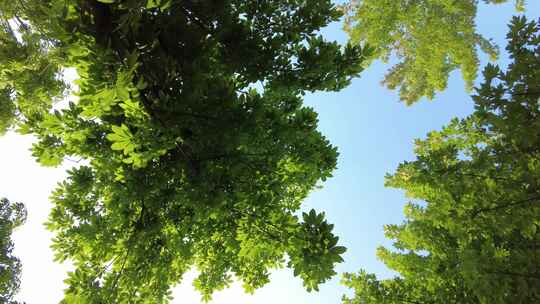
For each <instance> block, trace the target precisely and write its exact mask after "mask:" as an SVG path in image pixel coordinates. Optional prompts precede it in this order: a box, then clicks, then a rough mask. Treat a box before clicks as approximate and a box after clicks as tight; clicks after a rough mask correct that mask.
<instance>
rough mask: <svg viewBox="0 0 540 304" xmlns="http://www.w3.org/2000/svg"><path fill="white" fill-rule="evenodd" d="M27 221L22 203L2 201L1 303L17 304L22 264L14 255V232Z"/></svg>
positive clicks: (0, 247)
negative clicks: (16, 297) (12, 236)
mask: <svg viewBox="0 0 540 304" xmlns="http://www.w3.org/2000/svg"><path fill="white" fill-rule="evenodd" d="M25 220H26V209H25V208H24V205H23V204H21V203H11V202H10V201H9V200H7V199H5V198H2V199H0V303H5V304H16V303H17V302H15V300H14V296H15V294H16V293H17V291H18V290H19V284H20V281H19V277H20V275H21V262H20V261H19V259H18V258H17V257H15V256H14V255H13V241H12V240H11V235H12V233H13V230H14V229H15V228H17V227H18V226H20V225H22V224H23V223H24V221H25Z"/></svg>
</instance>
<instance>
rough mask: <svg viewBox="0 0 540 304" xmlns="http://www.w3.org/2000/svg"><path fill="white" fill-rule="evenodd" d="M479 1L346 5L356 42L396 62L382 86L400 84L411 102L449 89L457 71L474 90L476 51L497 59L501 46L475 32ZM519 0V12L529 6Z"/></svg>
mask: <svg viewBox="0 0 540 304" xmlns="http://www.w3.org/2000/svg"><path fill="white" fill-rule="evenodd" d="M478 2H479V1H478V0H460V1H454V0H415V1H406V0H352V1H349V3H348V4H347V5H345V6H344V8H345V10H346V11H347V18H346V22H345V30H346V31H347V32H349V34H350V39H351V41H352V42H354V43H358V44H361V45H365V44H367V45H371V46H372V47H373V48H374V49H375V52H374V53H373V58H372V59H382V60H384V61H388V60H389V59H390V58H395V59H396V60H397V63H396V64H395V65H394V66H392V68H391V69H390V70H389V71H388V73H387V74H386V76H385V78H384V81H383V84H384V85H385V86H387V87H388V88H389V89H392V90H393V89H396V88H399V96H400V99H401V100H402V101H404V102H405V103H407V104H412V103H414V102H416V101H418V100H419V99H420V98H422V97H427V98H429V99H432V98H433V97H434V96H435V93H436V92H439V91H442V90H444V89H446V86H447V82H448V77H449V74H450V72H452V71H454V70H456V69H460V70H461V73H462V75H463V79H464V80H465V83H466V87H467V89H471V88H472V86H473V82H474V80H475V79H476V77H477V71H478V64H479V59H478V51H477V50H482V51H483V52H484V53H486V54H487V55H488V56H489V57H490V58H492V59H495V58H497V56H498V49H497V46H496V45H494V43H493V42H492V41H490V40H488V39H486V38H484V37H482V36H481V35H480V34H478V32H477V31H476V22H475V18H476V11H477V6H478ZM483 2H484V3H490V4H498V3H504V2H508V0H483ZM515 3H516V8H517V9H518V10H523V9H524V6H525V1H524V0H516V1H515Z"/></svg>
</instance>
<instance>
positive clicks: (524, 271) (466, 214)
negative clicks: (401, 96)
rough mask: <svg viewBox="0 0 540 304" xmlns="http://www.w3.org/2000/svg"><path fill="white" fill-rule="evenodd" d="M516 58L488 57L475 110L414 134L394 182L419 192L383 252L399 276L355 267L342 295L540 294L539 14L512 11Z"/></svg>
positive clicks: (532, 298)
mask: <svg viewBox="0 0 540 304" xmlns="http://www.w3.org/2000/svg"><path fill="white" fill-rule="evenodd" d="M508 39H509V45H508V47H507V50H508V52H509V53H510V54H511V58H512V59H513V63H512V64H510V65H509V66H508V68H507V71H506V72H504V71H502V70H501V69H500V68H499V67H497V66H493V65H488V66H487V67H486V68H485V69H484V73H483V74H484V78H485V81H484V83H483V84H482V85H481V86H480V87H479V88H477V94H476V95H475V96H473V99H474V102H475V105H476V111H475V112H474V114H472V115H471V116H469V117H467V118H465V119H462V120H458V119H455V120H453V121H452V123H451V124H450V125H448V126H447V127H445V128H444V129H443V130H442V131H438V132H431V133H430V134H429V135H428V137H427V139H425V140H419V141H418V142H417V144H416V155H417V158H416V160H415V161H412V162H405V163H403V164H401V165H400V166H399V168H398V170H397V172H396V173H395V174H393V175H390V176H388V179H387V185H388V186H390V187H395V188H399V189H403V190H405V192H406V194H407V196H408V197H410V198H411V199H413V200H415V201H417V203H412V202H411V203H409V204H408V205H407V207H406V209H405V215H406V218H407V220H406V221H405V222H404V223H403V224H400V225H388V226H387V227H386V235H387V237H389V238H391V239H393V240H394V241H395V242H394V250H390V249H386V248H380V249H379V251H378V255H379V257H380V258H381V260H382V261H383V262H384V263H385V264H386V265H387V266H388V267H390V268H391V269H393V270H395V271H397V272H398V273H399V277H397V278H394V279H387V280H377V279H376V277H375V276H374V275H371V274H367V273H366V272H364V271H361V272H360V273H358V274H348V275H346V277H345V280H344V282H345V284H346V285H347V286H349V287H352V288H354V289H355V295H354V296H353V297H352V298H344V303H351V304H352V303H362V304H367V303H374V304H375V303H377V304H380V303H396V304H397V303H486V304H487V303H490V304H492V303H495V304H497V303H538V302H539V301H540V260H539V257H540V252H539V251H540V247H539V244H540V104H539V103H540V23H539V22H527V20H526V19H525V18H517V17H516V18H514V19H513V21H512V24H511V29H510V32H509V34H508Z"/></svg>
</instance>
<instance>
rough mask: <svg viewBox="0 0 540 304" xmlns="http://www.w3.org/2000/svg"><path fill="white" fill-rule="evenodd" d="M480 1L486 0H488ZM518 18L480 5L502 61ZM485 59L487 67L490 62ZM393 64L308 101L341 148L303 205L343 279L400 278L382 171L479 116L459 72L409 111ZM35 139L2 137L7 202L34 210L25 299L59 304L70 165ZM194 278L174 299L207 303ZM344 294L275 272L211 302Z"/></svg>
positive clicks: (19, 245) (398, 214) (483, 28)
mask: <svg viewBox="0 0 540 304" xmlns="http://www.w3.org/2000/svg"><path fill="white" fill-rule="evenodd" d="M480 2H482V1H480ZM528 2H529V3H528V5H527V13H526V14H527V15H528V16H529V17H530V18H539V17H540V1H539V0H529V1H528ZM513 14H515V11H514V6H513V3H507V4H504V5H489V6H488V5H485V4H480V6H479V13H478V18H477V20H478V22H477V23H478V31H479V32H480V33H481V34H482V35H484V36H485V37H487V38H492V39H494V41H495V42H496V43H497V44H498V45H499V46H500V48H501V58H500V60H499V62H498V63H500V64H503V65H505V64H507V63H508V58H507V55H506V52H505V51H504V47H505V45H506V42H505V36H506V32H507V23H508V21H509V20H510V19H511V16H512V15H513ZM324 35H325V36H326V37H327V38H329V39H331V40H338V41H339V42H345V41H346V39H347V37H346V35H345V33H343V32H342V31H341V25H340V24H338V23H336V24H332V25H331V26H330V27H328V28H327V29H325V30H324ZM486 62H487V61H486V57H485V56H484V57H483V60H482V66H483V65H485V63H486ZM387 68H388V66H385V65H384V64H382V63H380V62H375V63H374V64H373V65H372V66H370V67H369V68H368V69H367V70H365V71H364V72H363V73H362V75H361V77H360V78H359V79H355V80H354V81H353V82H352V84H351V86H349V87H348V88H347V89H345V90H343V91H341V92H338V93H317V94H310V95H307V96H306V99H305V102H306V105H308V106H311V107H313V108H315V110H316V111H317V112H318V113H319V119H320V124H319V129H320V130H321V132H322V133H323V134H325V135H326V136H327V137H328V138H329V139H330V141H331V142H332V143H333V144H334V145H335V146H337V147H338V148H339V152H340V157H339V163H338V169H337V170H336V171H335V174H334V177H333V178H332V179H330V180H328V181H327V182H326V183H325V184H324V187H323V189H320V190H317V191H315V192H314V193H312V194H311V195H310V197H309V198H308V199H307V200H306V202H305V204H304V208H305V209H306V210H309V209H311V208H315V209H317V210H318V211H325V212H326V214H327V218H328V220H329V222H332V223H334V224H335V233H336V234H337V235H339V236H340V241H341V244H342V245H344V246H346V247H347V248H348V251H347V253H346V254H345V263H343V264H341V265H339V266H338V267H337V271H338V273H340V274H341V273H343V272H354V271H357V270H359V269H360V268H363V269H365V270H367V271H369V272H374V273H376V274H378V275H379V276H381V277H388V276H391V275H392V273H391V272H390V271H389V270H388V269H386V267H385V266H384V265H383V264H382V263H381V262H379V261H378V260H377V259H376V256H375V250H376V248H377V247H378V246H380V245H390V244H391V243H390V242H389V241H388V240H385V238H384V235H383V225H385V224H390V223H399V222H401V221H402V220H403V216H402V210H403V205H404V204H405V203H406V202H407V199H406V198H405V197H404V196H403V194H402V193H401V192H400V191H398V190H395V189H388V188H384V175H385V174H386V173H391V172H393V171H394V170H395V168H396V167H397V165H398V164H399V163H400V162H402V161H405V160H412V159H414V154H413V141H414V139H415V138H423V137H424V136H425V134H426V133H427V132H429V131H431V130H436V129H440V128H441V127H442V126H443V125H445V124H447V123H448V122H449V121H450V119H452V118H453V117H465V116H466V115H468V114H470V113H471V112H472V110H473V104H472V101H471V99H470V97H469V94H468V93H467V92H465V90H464V84H463V81H462V80H461V75H460V73H459V72H455V73H453V74H452V76H451V79H450V82H449V86H448V89H447V90H446V91H445V92H443V93H440V94H438V95H437V96H436V98H435V99H434V100H433V101H426V100H422V101H420V102H419V103H417V104H415V105H413V106H410V107H407V106H405V105H404V104H403V103H400V102H399V100H398V97H397V94H396V92H393V91H389V90H387V89H385V88H384V87H382V86H381V85H380V81H381V79H382V77H383V75H384V74H385V72H386V69H387ZM31 142H32V139H31V138H29V137H21V136H18V135H15V134H8V135H6V136H5V137H3V138H0V147H2V149H0V168H2V173H1V174H0V185H2V186H3V189H2V191H4V192H2V193H0V194H1V195H2V196H4V195H5V196H7V197H9V198H10V199H12V200H18V201H23V202H25V203H26V204H27V206H28V209H29V219H28V223H27V224H26V225H25V226H24V227H22V228H21V229H19V231H17V233H16V235H15V241H16V254H17V255H19V256H20V257H21V260H22V262H23V264H24V268H23V277H22V287H21V293H20V298H21V299H24V300H26V301H27V302H28V303H57V302H58V300H59V299H61V297H62V289H63V288H64V285H63V283H62V279H63V278H64V276H65V274H64V273H65V271H66V269H69V265H57V264H53V263H52V262H51V260H52V253H51V251H50V250H49V249H48V245H49V244H50V243H49V239H50V237H51V235H50V234H49V233H48V232H46V231H45V230H44V229H43V226H42V224H41V223H42V222H43V221H44V220H45V219H46V216H47V213H48V210H49V208H50V205H49V202H48V199H47V198H48V195H49V193H50V191H51V190H52V189H53V187H54V184H55V183H56V182H58V181H60V180H62V178H63V177H64V176H65V174H64V171H63V170H64V169H65V167H64V168H57V169H50V168H42V167H39V166H37V164H35V162H34V160H33V159H32V158H31V156H30V153H29V152H28V148H29V147H30V144H31ZM193 276H194V273H189V274H188V275H186V277H185V280H184V282H183V284H181V285H180V286H179V287H178V288H176V289H175V293H174V294H175V300H174V301H173V303H182V304H194V303H199V296H198V295H197V294H196V293H195V292H194V291H193V289H192V287H191V286H190V285H191V282H190V281H191V280H190V278H192V277H193ZM344 292H346V290H345V289H344V288H343V287H341V286H340V285H339V275H338V276H336V278H335V279H333V280H332V281H331V282H329V283H327V284H325V285H324V286H322V288H321V291H320V292H319V293H307V292H306V291H304V289H303V288H302V284H301V281H300V279H298V278H294V277H293V275H292V272H291V271H289V270H280V271H277V272H275V273H274V274H273V275H272V282H271V283H270V284H268V285H267V286H266V287H264V288H262V289H260V290H258V291H257V292H255V294H254V295H245V294H243V292H242V290H241V288H240V285H239V284H237V283H235V284H234V285H233V287H232V288H230V289H228V290H226V291H223V292H219V293H218V294H216V296H215V300H214V301H212V302H211V303H215V304H217V303H219V304H224V303H235V304H241V303H246V304H247V303H254V304H261V303H279V302H281V303H284V304H285V303H321V304H337V303H340V298H341V295H342V294H343V293H344Z"/></svg>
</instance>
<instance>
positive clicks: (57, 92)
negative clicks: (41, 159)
mask: <svg viewBox="0 0 540 304" xmlns="http://www.w3.org/2000/svg"><path fill="white" fill-rule="evenodd" d="M21 3H22V2H21ZM15 12H18V13H19V14H18V15H16V14H15ZM21 18H24V19H27V16H26V15H25V14H24V13H23V11H22V10H19V11H17V10H16V7H15V6H14V2H13V1H9V2H8V1H2V3H0V135H3V134H4V133H5V132H6V131H7V130H9V129H11V128H13V127H15V126H16V125H17V124H18V123H19V121H21V120H24V119H25V118H29V119H32V118H34V119H35V117H36V116H38V115H39V113H41V112H43V111H47V110H48V109H50V108H51V107H52V106H53V104H54V103H55V102H56V101H58V100H60V99H62V97H63V93H64V91H65V90H66V89H67V86H66V84H64V82H63V81H62V80H61V78H59V77H57V75H58V74H59V73H60V69H61V62H60V60H61V59H60V58H59V54H58V53H57V52H56V51H55V49H54V48H52V45H51V44H52V43H53V42H52V41H49V40H47V39H46V36H44V35H42V34H40V32H39V31H38V30H37V29H35V28H32V27H31V26H30V25H29V24H27V23H26V22H25V21H23V20H22V19H21Z"/></svg>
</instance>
